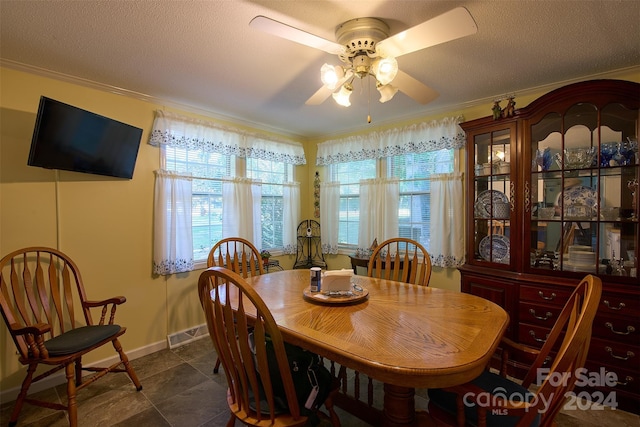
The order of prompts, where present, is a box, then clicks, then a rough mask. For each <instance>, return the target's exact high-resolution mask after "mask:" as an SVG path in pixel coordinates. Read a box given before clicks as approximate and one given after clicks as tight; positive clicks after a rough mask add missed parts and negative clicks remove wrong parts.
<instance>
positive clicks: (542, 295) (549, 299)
mask: <svg viewBox="0 0 640 427" xmlns="http://www.w3.org/2000/svg"><path fill="white" fill-rule="evenodd" d="M538 296H540V298H542V299H544V300H547V301H551V300H553V299H555V298H556V293H555V292H552V293H551V296H549V297H545V296H544V294H543V293H542V291H538ZM605 303H606V301H605Z"/></svg>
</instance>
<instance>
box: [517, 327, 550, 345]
mask: <svg viewBox="0 0 640 427" xmlns="http://www.w3.org/2000/svg"><path fill="white" fill-rule="evenodd" d="M549 332H551V328H546V327H544V326H538V325H532V324H530V323H520V325H518V341H519V342H521V343H522V344H525V345H528V346H531V347H535V348H541V347H542V345H543V344H544V342H545V341H546V340H547V336H548V335H549ZM559 341H560V340H559ZM559 346H560V343H559V342H558V347H559Z"/></svg>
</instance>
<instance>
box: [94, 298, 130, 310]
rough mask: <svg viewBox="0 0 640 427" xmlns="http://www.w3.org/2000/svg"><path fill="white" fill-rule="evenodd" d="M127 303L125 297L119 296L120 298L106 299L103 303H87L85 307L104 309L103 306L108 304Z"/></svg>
mask: <svg viewBox="0 0 640 427" xmlns="http://www.w3.org/2000/svg"><path fill="white" fill-rule="evenodd" d="M125 302H127V299H126V298H125V297H123V296H118V297H113V298H109V299H105V300H102V301H85V302H84V305H85V306H86V307H89V308H91V307H102V306H103V305H107V304H116V305H120V304H124V303H125Z"/></svg>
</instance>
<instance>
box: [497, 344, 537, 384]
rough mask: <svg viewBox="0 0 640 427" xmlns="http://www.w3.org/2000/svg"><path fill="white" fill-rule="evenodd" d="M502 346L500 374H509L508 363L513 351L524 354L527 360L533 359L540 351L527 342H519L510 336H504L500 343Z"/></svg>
mask: <svg viewBox="0 0 640 427" xmlns="http://www.w3.org/2000/svg"><path fill="white" fill-rule="evenodd" d="M500 344H501V346H502V351H501V355H500V356H501V359H502V360H501V363H500V375H502V376H506V375H507V365H508V363H509V358H510V356H511V354H512V353H519V354H520V355H522V356H524V357H525V359H526V360H527V361H530V362H531V361H533V360H534V359H535V358H536V356H538V354H539V353H540V350H538V349H537V348H534V347H530V346H528V345H525V344H520V343H517V342H515V341H513V340H511V339H509V338H506V337H502V342H501V343H500Z"/></svg>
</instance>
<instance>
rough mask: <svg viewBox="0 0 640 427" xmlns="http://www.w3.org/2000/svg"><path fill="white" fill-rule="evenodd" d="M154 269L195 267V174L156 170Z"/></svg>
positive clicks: (176, 270)
mask: <svg viewBox="0 0 640 427" xmlns="http://www.w3.org/2000/svg"><path fill="white" fill-rule="evenodd" d="M155 176H156V180H155V192H154V218H153V273H154V274H161V275H168V274H173V273H181V272H185V271H191V270H193V243H192V235H191V177H188V176H184V175H178V174H175V173H172V172H169V171H164V170H157V171H155Z"/></svg>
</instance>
